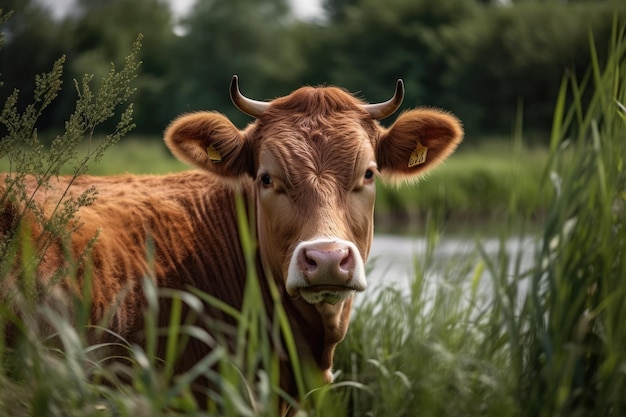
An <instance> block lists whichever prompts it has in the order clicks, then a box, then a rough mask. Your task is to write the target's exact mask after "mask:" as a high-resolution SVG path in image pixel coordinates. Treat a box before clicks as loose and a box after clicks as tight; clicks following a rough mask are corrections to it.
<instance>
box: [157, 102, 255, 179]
mask: <svg viewBox="0 0 626 417" xmlns="http://www.w3.org/2000/svg"><path fill="white" fill-rule="evenodd" d="M246 138H247V136H246V134H245V132H243V131H240V130H239V129H237V128H236V127H235V125H233V124H232V123H231V121H230V120H229V119H228V118H227V117H226V116H224V115H222V114H219V113H213V112H198V113H190V114H186V115H183V116H180V117H179V118H177V119H176V120H174V121H173V122H172V123H171V124H170V125H169V127H168V128H167V130H166V131H165V143H166V144H167V146H168V148H170V150H171V151H172V153H173V154H174V155H175V156H176V157H177V158H178V159H180V160H181V161H183V162H187V163H189V164H191V165H194V166H196V167H198V168H202V169H204V170H207V171H211V172H214V173H216V174H219V175H223V176H227V177H237V176H241V175H244V174H251V175H254V168H253V166H252V165H253V161H254V158H253V156H252V150H251V147H250V146H248V143H247V139H246Z"/></svg>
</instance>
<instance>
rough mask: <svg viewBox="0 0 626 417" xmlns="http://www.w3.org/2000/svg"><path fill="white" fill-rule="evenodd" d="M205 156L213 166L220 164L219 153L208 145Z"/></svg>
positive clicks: (220, 157)
mask: <svg viewBox="0 0 626 417" xmlns="http://www.w3.org/2000/svg"><path fill="white" fill-rule="evenodd" d="M206 154H207V156H208V157H209V159H210V160H211V162H213V163H214V164H219V163H220V162H222V155H220V153H219V152H218V151H217V149H215V148H214V147H213V145H210V146H209V147H208V148H206Z"/></svg>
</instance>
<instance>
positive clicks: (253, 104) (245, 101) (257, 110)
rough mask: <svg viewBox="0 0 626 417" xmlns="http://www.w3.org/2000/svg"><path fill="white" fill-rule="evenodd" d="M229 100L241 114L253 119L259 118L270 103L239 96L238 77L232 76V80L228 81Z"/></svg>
mask: <svg viewBox="0 0 626 417" xmlns="http://www.w3.org/2000/svg"><path fill="white" fill-rule="evenodd" d="M230 99H231V100H232V101H233V104H234V105H235V107H237V108H238V109H239V110H240V111H241V112H243V113H245V114H247V115H248V116H252V117H255V118H256V117H259V116H260V115H261V114H262V113H263V112H264V111H265V110H267V108H268V107H269V106H270V103H268V102H266V101H257V100H252V99H249V98H248V97H245V96H244V95H243V94H241V91H239V77H237V76H236V75H233V79H232V80H231V81H230Z"/></svg>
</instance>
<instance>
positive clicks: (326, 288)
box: [166, 84, 462, 305]
mask: <svg viewBox="0 0 626 417" xmlns="http://www.w3.org/2000/svg"><path fill="white" fill-rule="evenodd" d="M398 86H399V88H400V87H401V84H399V85H398ZM231 91H233V93H232V94H234V95H235V98H234V101H235V103H236V104H237V105H238V107H240V108H241V109H242V110H244V111H245V112H247V113H249V114H253V115H254V116H255V117H256V118H257V119H256V121H255V122H254V123H252V124H251V125H250V126H248V128H247V129H245V130H243V131H241V130H238V129H237V128H235V127H234V126H233V125H232V124H231V123H230V121H229V120H228V119H226V118H225V117H224V116H222V115H219V114H216V113H193V114H189V115H185V116H182V117H181V118H179V119H177V120H176V121H174V122H173V123H172V125H171V126H170V127H169V128H168V130H167V132H166V142H167V144H168V146H169V147H170V149H171V150H172V151H173V153H174V154H175V155H177V156H178V157H179V158H180V159H182V160H184V161H187V162H190V163H192V164H194V165H196V166H198V167H201V168H203V169H206V170H209V171H211V172H214V173H217V174H219V175H222V176H225V177H230V178H242V177H246V176H248V177H252V179H253V180H254V187H255V190H256V191H255V195H256V199H257V228H258V235H259V243H260V251H261V258H262V261H263V265H264V267H265V269H266V271H267V272H269V273H271V274H272V275H273V276H274V277H275V278H277V279H281V280H282V284H283V285H284V288H285V290H286V292H287V294H288V295H289V296H291V297H294V298H297V297H301V298H302V299H303V300H305V301H307V302H308V303H311V304H316V305H317V304H325V305H335V304H337V303H340V302H342V301H344V300H346V299H350V298H351V296H352V294H353V293H354V291H363V290H364V289H365V287H366V280H365V270H364V266H363V265H364V262H365V260H366V259H367V256H368V254H369V249H370V245H371V241H372V234H373V208H374V199H375V194H376V190H375V180H376V178H377V177H378V176H379V175H382V176H383V178H385V177H386V178H391V179H393V180H396V181H397V180H399V179H400V180H401V179H411V178H416V177H419V176H420V175H422V174H423V173H424V172H426V171H428V170H429V169H431V168H432V167H433V166H435V165H437V164H438V163H439V162H441V161H442V160H443V159H445V158H446V157H447V156H448V155H449V154H450V153H451V152H452V151H453V150H454V149H455V148H456V146H457V144H458V143H459V142H460V141H461V139H462V129H461V126H460V123H459V122H458V120H457V119H456V118H454V117H453V116H451V115H449V114H446V113H443V112H440V111H437V110H426V109H422V110H412V111H410V112H407V113H404V114H403V115H401V116H400V117H399V118H398V120H397V121H396V122H395V123H394V124H393V125H392V126H391V127H390V128H389V129H385V128H382V127H381V126H380V125H379V124H378V122H377V121H376V120H375V117H376V118H380V116H381V114H380V113H377V112H379V110H380V109H378V108H375V109H372V108H368V107H367V106H364V104H363V103H362V102H360V101H359V100H357V99H355V98H354V97H353V96H351V95H350V94H348V93H346V92H344V91H343V90H340V89H337V88H333V87H325V88H312V87H305V88H301V89H299V90H297V91H295V92H294V93H292V94H291V95H289V96H286V97H282V98H279V99H276V100H274V101H273V102H271V103H259V102H252V101H249V100H248V99H245V98H239V99H240V100H244V102H243V104H241V102H238V98H237V94H239V93H238V88H237V86H236V84H235V88H234V89H231ZM396 93H397V94H398V91H397V92H396ZM394 97H395V96H394ZM245 100H248V101H245ZM392 100H393V99H392ZM400 100H401V99H400ZM255 106H257V107H255ZM397 106H399V103H398V104H397V105H396V106H395V108H397ZM395 108H394V109H392V110H391V112H392V111H394V110H395ZM385 112H389V111H388V109H387V110H385ZM386 115H388V114H383V115H382V117H384V116H386ZM373 116H374V117H373Z"/></svg>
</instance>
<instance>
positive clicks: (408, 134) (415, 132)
mask: <svg viewBox="0 0 626 417" xmlns="http://www.w3.org/2000/svg"><path fill="white" fill-rule="evenodd" d="M461 140H463V128H462V126H461V122H460V121H459V120H458V119H457V118H456V117H454V116H453V115H451V114H449V113H445V112H443V111H440V110H436V109H415V110H410V111H408V112H406V113H403V114H401V115H400V116H399V117H398V119H397V120H396V122H395V123H394V124H393V125H392V126H391V127H390V128H389V129H386V130H384V131H382V132H381V134H380V137H379V140H378V143H377V146H376V147H377V149H376V161H377V164H378V169H379V170H380V171H381V173H382V174H383V176H384V177H385V178H387V179H389V180H391V181H395V182H398V181H402V180H411V179H417V178H419V177H420V176H421V175H423V174H425V173H426V172H428V171H430V170H431V169H432V168H434V167H435V166H437V165H438V164H439V163H440V162H442V161H443V160H444V159H446V158H447V157H448V155H450V154H451V153H452V152H454V150H455V149H456V147H457V145H458V144H459V143H460V142H461Z"/></svg>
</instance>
